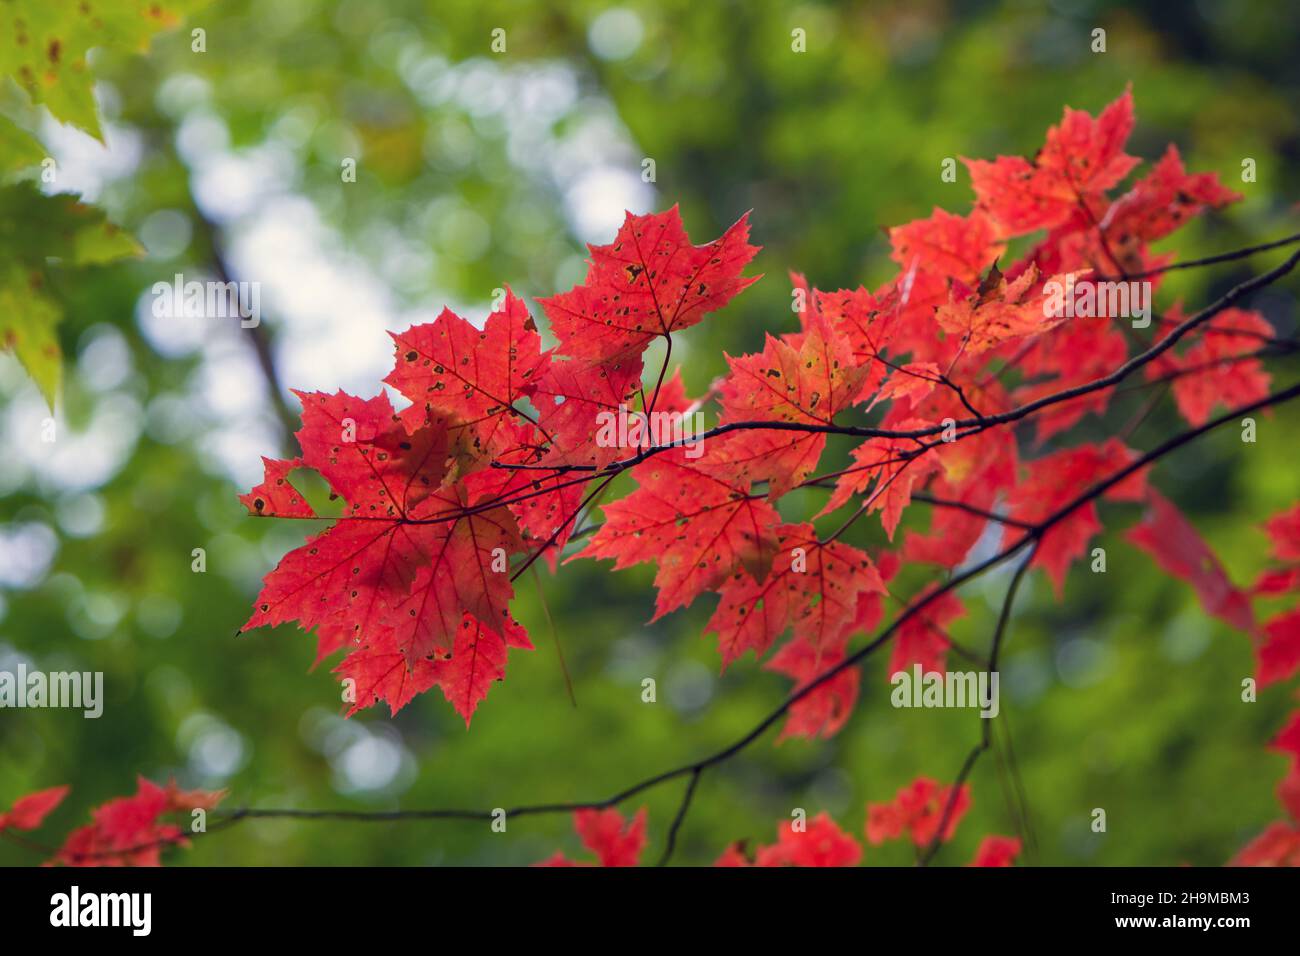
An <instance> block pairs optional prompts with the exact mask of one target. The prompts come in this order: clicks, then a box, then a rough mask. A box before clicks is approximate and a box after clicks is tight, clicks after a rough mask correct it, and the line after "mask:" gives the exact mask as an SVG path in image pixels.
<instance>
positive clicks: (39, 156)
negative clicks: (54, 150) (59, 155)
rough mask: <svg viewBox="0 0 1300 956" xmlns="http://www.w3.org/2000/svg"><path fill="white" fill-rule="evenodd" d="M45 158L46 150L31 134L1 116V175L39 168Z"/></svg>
mask: <svg viewBox="0 0 1300 956" xmlns="http://www.w3.org/2000/svg"><path fill="white" fill-rule="evenodd" d="M44 158H45V148H44V147H43V146H41V144H40V143H38V142H36V140H35V139H33V138H32V135H31V134H30V133H28V132H27V131H26V130H23V129H20V128H19V127H18V126H17V125H16V124H15V123H14V122H13V121H12V120H9V119H6V118H5V117H3V116H0V175H4V174H7V173H12V172H17V171H18V170H20V169H25V168H26V167H28V166H37V165H39V164H40V162H41V160H43V159H44Z"/></svg>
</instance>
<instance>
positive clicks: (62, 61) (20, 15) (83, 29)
mask: <svg viewBox="0 0 1300 956" xmlns="http://www.w3.org/2000/svg"><path fill="white" fill-rule="evenodd" d="M207 2H208V0H0V75H7V76H12V77H13V78H14V80H16V81H17V83H18V85H19V86H21V87H22V88H23V89H24V90H26V91H27V95H28V96H30V97H31V100H32V102H33V103H44V104H45V105H46V106H47V107H48V108H49V111H50V113H52V114H53V115H54V117H55V118H56V119H58V120H60V121H62V122H64V123H71V124H72V125H74V126H78V127H80V128H81V129H84V130H85V131H86V132H88V133H90V134H91V135H92V136H94V137H95V138H96V139H99V140H101V141H102V140H103V134H102V133H101V131H100V127H99V117H98V115H97V113H96V112H95V98H94V95H93V93H92V86H93V84H94V78H93V77H92V76H91V74H90V69H89V68H88V67H87V65H86V51H88V50H90V49H91V48H92V47H107V48H109V49H114V50H123V51H127V52H135V51H140V50H143V49H145V48H146V47H147V46H148V44H149V40H150V39H151V38H152V37H153V35H154V34H155V33H158V32H160V31H162V30H166V29H169V28H171V27H174V26H176V25H178V24H179V23H180V22H181V20H182V19H184V18H185V17H186V16H187V15H188V14H190V13H192V12H193V11H194V10H197V9H198V8H200V7H202V6H205V5H206V4H207Z"/></svg>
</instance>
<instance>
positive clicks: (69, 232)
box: [0, 183, 144, 408]
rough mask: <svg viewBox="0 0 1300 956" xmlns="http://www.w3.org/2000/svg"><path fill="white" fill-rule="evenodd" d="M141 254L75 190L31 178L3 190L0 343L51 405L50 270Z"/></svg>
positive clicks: (55, 364)
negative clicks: (43, 187)
mask: <svg viewBox="0 0 1300 956" xmlns="http://www.w3.org/2000/svg"><path fill="white" fill-rule="evenodd" d="M143 252H144V250H143V248H142V247H141V246H140V244H139V243H138V242H136V241H135V239H134V238H132V237H131V235H130V234H128V233H127V232H125V231H123V230H122V229H120V228H118V227H117V226H115V225H113V224H112V223H111V222H109V221H108V220H107V219H105V218H104V214H103V213H102V212H101V211H99V210H98V209H95V208H94V207H92V206H86V205H84V204H82V203H79V202H77V200H76V199H75V198H73V197H72V196H67V195H58V196H47V195H45V194H43V193H42V192H40V190H38V189H37V188H36V187H35V186H34V185H32V184H31V183H20V184H16V185H13V186H5V187H3V188H0V345H2V346H3V347H4V348H5V349H6V350H7V351H11V352H13V353H14V355H16V356H17V358H18V360H19V361H20V362H22V364H23V367H24V368H26V369H27V373H28V374H29V375H31V377H32V378H33V379H34V380H35V381H36V384H37V385H38V386H39V387H40V389H41V394H43V395H44V396H45V400H46V401H47V402H48V403H49V405H50V407H51V408H53V407H54V399H55V396H56V395H57V394H58V390H59V381H60V378H61V376H62V354H61V353H60V351H59V342H58V336H57V334H56V326H57V325H58V322H59V320H60V319H62V318H63V309H62V307H61V305H60V304H59V302H58V300H57V299H56V298H55V297H54V296H53V294H52V293H51V291H50V275H51V272H52V271H53V270H55V269H66V268H76V267H83V266H96V265H103V264H105V263H109V262H115V261H117V260H119V259H124V258H129V257H133V256H139V255H142V254H143Z"/></svg>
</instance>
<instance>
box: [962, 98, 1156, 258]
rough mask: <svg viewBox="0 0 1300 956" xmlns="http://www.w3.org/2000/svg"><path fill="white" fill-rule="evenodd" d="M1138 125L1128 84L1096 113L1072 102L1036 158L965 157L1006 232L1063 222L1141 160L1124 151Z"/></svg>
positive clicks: (979, 199) (984, 204)
mask: <svg viewBox="0 0 1300 956" xmlns="http://www.w3.org/2000/svg"><path fill="white" fill-rule="evenodd" d="M1132 131H1133V97H1132V95H1131V94H1130V93H1129V92H1128V91H1127V90H1126V91H1125V92H1124V94H1123V95H1122V96H1121V97H1120V98H1119V99H1117V100H1115V102H1113V103H1111V104H1110V105H1109V106H1107V107H1106V108H1105V109H1104V110H1102V111H1101V114H1100V115H1099V116H1098V117H1097V118H1096V119H1093V118H1092V116H1090V115H1089V114H1087V113H1085V112H1083V111H1082V110H1073V109H1070V108H1069V107H1066V109H1065V114H1064V115H1063V116H1062V118H1061V122H1060V123H1059V124H1058V125H1056V126H1053V127H1051V128H1050V129H1049V130H1048V131H1047V141H1046V143H1045V144H1044V145H1043V148H1042V149H1041V150H1039V152H1038V155H1037V156H1035V157H1034V159H1033V161H1032V162H1030V161H1029V160H1026V159H1024V158H1023V157H1020V156H999V157H998V158H997V160H996V161H994V162H986V161H984V160H978V159H963V162H965V163H966V166H967V168H969V169H970V174H971V186H972V187H973V188H974V190H975V197H976V203H977V205H978V207H979V208H980V209H982V210H983V211H984V212H985V213H987V214H988V215H989V216H990V217H992V219H993V220H994V221H995V222H997V223H998V225H999V226H1001V227H1002V229H1003V230H1004V234H1005V236H1006V237H1009V236H1018V235H1023V234H1024V233H1027V232H1033V231H1034V230H1035V229H1044V228H1048V229H1050V228H1051V227H1053V226H1057V225H1060V224H1061V223H1062V222H1064V221H1065V220H1067V219H1068V218H1069V217H1070V216H1071V215H1072V214H1073V212H1074V210H1075V207H1076V206H1077V205H1078V204H1079V203H1081V202H1083V201H1084V200H1086V199H1088V198H1089V197H1091V196H1095V195H1098V194H1100V193H1104V192H1105V191H1106V190H1108V189H1110V188H1111V187H1112V186H1115V185H1116V184H1118V183H1119V181H1120V180H1122V179H1123V178H1124V177H1125V176H1127V175H1128V174H1129V172H1131V171H1132V169H1133V167H1134V166H1136V165H1137V163H1138V160H1137V159H1136V158H1135V157H1133V156H1129V155H1127V154H1126V153H1125V152H1124V144H1125V143H1126V142H1127V141H1128V137H1129V133H1131V132H1132Z"/></svg>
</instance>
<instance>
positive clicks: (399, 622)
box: [241, 393, 528, 717]
mask: <svg viewBox="0 0 1300 956" xmlns="http://www.w3.org/2000/svg"><path fill="white" fill-rule="evenodd" d="M301 397H302V399H303V428H302V429H301V430H300V431H299V432H298V433H297V437H298V441H299V444H300V446H301V447H302V450H303V454H302V458H301V459H299V462H300V463H301V464H303V465H305V466H308V467H311V468H314V469H315V470H317V471H318V472H320V473H321V475H323V476H324V477H325V479H326V480H327V481H328V482H329V484H330V486H331V488H332V489H333V490H334V492H335V493H336V494H337V495H339V496H341V497H342V498H343V500H344V510H343V516H342V517H341V518H340V519H339V520H337V521H336V522H335V523H334V524H333V525H331V526H330V527H329V528H327V529H326V530H325V531H324V532H322V533H321V534H319V535H317V536H315V537H313V538H310V539H309V540H308V541H307V543H306V544H305V545H303V546H302V547H300V548H297V549H296V550H294V551H291V552H290V553H289V554H287V555H285V557H284V558H283V559H282V560H281V562H280V564H279V565H278V566H277V567H276V569H275V570H274V571H272V572H271V573H270V574H269V575H267V577H266V579H265V582H264V584H263V587H262V591H261V593H260V594H259V595H258V598H257V603H256V609H255V611H254V613H253V616H252V617H251V618H250V619H249V621H248V623H247V624H246V625H245V629H249V628H253V627H260V626H263V625H270V624H280V623H284V622H286V621H291V620H292V621H297V622H298V624H299V625H300V626H301V627H302V628H303V629H311V628H315V629H316V633H317V660H318V661H319V660H321V659H323V658H325V657H327V656H329V655H330V654H331V653H333V652H334V651H337V650H339V649H341V648H350V649H352V651H353V653H354V654H358V652H360V653H359V656H354V657H350V658H349V659H348V661H345V663H344V665H343V667H341V668H340V673H342V674H343V676H344V677H345V678H348V677H350V678H352V679H353V680H354V681H356V683H357V687H355V688H353V689H354V691H355V690H360V692H361V693H360V694H358V696H356V698H355V701H354V702H355V704H356V705H359V706H369V705H370V704H372V703H374V702H375V701H376V699H378V698H377V696H376V695H377V693H378V692H381V691H382V692H383V693H382V695H381V696H382V697H383V698H384V699H388V700H389V703H390V706H392V707H393V709H394V710H396V708H397V707H400V706H401V705H402V704H404V703H406V701H408V700H409V699H410V697H411V695H412V693H413V692H418V690H425V689H428V688H429V687H430V686H432V684H433V683H434V682H436V680H434V679H432V678H431V676H430V673H429V671H428V669H427V668H423V669H422V671H421V673H419V674H415V673H412V674H410V675H407V674H402V673H398V672H394V671H393V670H392V668H391V667H388V666H385V665H388V664H391V662H392V655H394V654H401V655H402V656H403V657H404V658H405V661H406V664H407V666H408V667H416V666H417V662H419V661H420V660H421V659H425V658H431V657H444V658H445V657H447V656H450V655H451V654H452V653H453V652H454V650H455V645H456V643H457V640H458V637H459V638H461V639H462V640H463V635H462V634H461V631H462V630H463V629H464V628H465V627H466V626H468V627H469V629H470V630H471V631H472V632H473V631H474V629H475V628H477V627H478V626H480V623H481V624H482V626H483V627H485V628H486V629H487V632H488V633H489V634H490V635H492V638H493V639H489V643H488V644H487V645H485V647H484V650H486V649H487V648H488V647H491V648H492V649H494V650H496V649H498V648H497V645H498V644H499V643H500V641H501V638H500V637H499V636H498V633H499V631H500V629H503V628H513V627H517V625H513V623H512V622H511V621H510V619H509V612H508V610H507V608H508V605H509V602H510V598H511V596H512V594H513V589H512V587H511V585H510V580H509V574H508V573H507V572H508V570H509V566H508V558H509V556H510V555H511V554H513V553H516V552H518V551H521V550H522V548H523V545H522V542H521V540H520V537H519V532H518V528H517V526H516V524H515V520H514V518H513V516H512V515H511V514H510V512H509V511H508V510H507V509H506V508H504V507H495V508H492V507H486V508H483V509H482V510H477V511H472V510H471V508H470V502H469V500H468V499H467V497H466V493H465V491H464V490H463V488H462V487H461V486H460V485H458V484H456V483H455V479H456V477H457V476H458V475H459V474H460V471H461V470H462V467H473V465H472V460H473V459H472V456H471V454H470V452H468V451H467V450H466V445H467V443H468V442H469V441H470V438H469V434H468V432H469V430H468V429H467V428H466V427H465V426H464V425H463V424H461V423H459V422H453V421H451V420H448V419H441V418H440V419H431V420H427V421H426V423H425V424H423V425H421V426H420V427H419V428H417V429H416V430H414V431H410V430H408V425H407V423H405V422H404V421H403V420H402V419H401V418H400V416H397V415H395V414H394V413H393V410H392V406H391V405H390V404H389V403H388V399H387V398H386V397H384V396H383V395H382V394H381V395H379V396H377V397H376V398H374V399H369V400H365V401H362V400H360V399H355V398H352V397H350V396H347V395H344V394H343V393H339V394H337V395H332V396H330V395H321V394H311V395H306V394H305V395H303V396H301ZM284 465H285V463H280V462H270V463H268V475H267V479H266V480H265V481H264V482H263V484H262V485H259V486H258V487H257V488H255V489H253V490H252V491H251V492H249V493H248V494H247V495H244V496H242V497H241V500H242V501H243V502H244V503H245V504H246V505H247V506H248V508H249V510H250V512H251V513H253V514H258V515H274V514H280V515H281V516H286V517H290V516H292V517H299V516H301V507H300V502H298V500H297V499H295V498H294V497H293V496H292V494H291V493H290V491H289V490H286V488H285V484H284V482H285V472H286V468H285V467H284ZM272 491H274V496H273V495H272ZM299 497H300V496H299ZM278 503H287V504H288V506H289V510H287V511H284V512H277V511H276V510H275V509H276V507H277V506H278ZM466 615H469V616H470V618H471V622H470V623H469V624H468V625H466ZM475 633H476V632H475ZM510 633H513V631H511V632H510ZM520 633H522V632H520ZM510 643H512V644H513V645H514V646H521V647H526V646H528V644H527V638H526V637H522V638H516V639H514V640H513V641H511V642H510ZM472 647H473V648H477V647H478V644H477V643H475V644H473V645H472ZM495 658H502V659H503V658H504V651H503V650H502V651H501V653H499V654H496V655H495ZM444 670H445V669H444ZM471 673H474V674H476V675H477V674H481V673H482V671H481V670H478V669H471ZM448 679H450V678H448ZM479 683H481V682H479ZM479 683H475V682H474V681H471V685H472V686H473V687H474V690H473V691H472V692H468V693H466V694H461V693H460V692H459V691H455V692H452V693H448V697H449V698H454V699H453V703H455V704H456V705H457V709H458V710H459V711H460V712H461V714H462V715H464V716H466V717H468V714H469V713H470V712H472V710H473V704H475V703H477V701H478V699H481V693H479ZM417 689H418V690H417ZM388 693H391V694H393V695H394V696H392V697H389V696H388ZM354 709H355V708H354Z"/></svg>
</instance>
